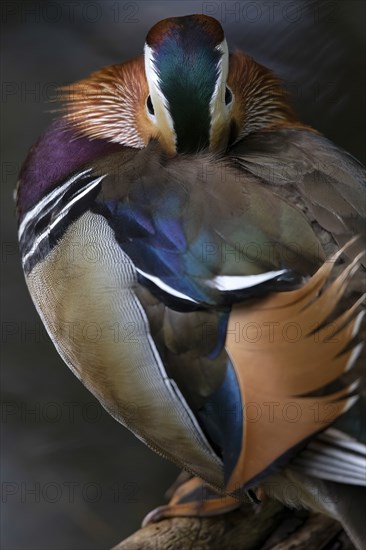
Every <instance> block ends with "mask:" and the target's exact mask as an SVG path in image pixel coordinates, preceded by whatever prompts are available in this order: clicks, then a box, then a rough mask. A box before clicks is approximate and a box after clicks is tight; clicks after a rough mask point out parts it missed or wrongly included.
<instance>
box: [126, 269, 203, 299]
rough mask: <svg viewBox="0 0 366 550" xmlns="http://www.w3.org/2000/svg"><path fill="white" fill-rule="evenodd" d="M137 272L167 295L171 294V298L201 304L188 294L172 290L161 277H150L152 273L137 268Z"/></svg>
mask: <svg viewBox="0 0 366 550" xmlns="http://www.w3.org/2000/svg"><path fill="white" fill-rule="evenodd" d="M135 269H136V271H137V272H138V273H140V275H142V276H143V277H145V278H146V279H148V280H149V281H151V282H152V283H154V284H155V285H156V286H157V287H159V288H161V290H164V292H166V293H167V294H170V295H171V296H175V297H176V298H181V299H182V300H188V301H189V302H193V303H194V304H198V303H199V302H196V300H193V298H190V297H189V296H187V295H186V294H183V293H182V292H179V290H175V288H172V287H171V286H169V285H167V284H166V283H164V281H162V280H161V279H159V277H154V275H150V273H145V271H142V270H141V269H138V268H137V267H135Z"/></svg>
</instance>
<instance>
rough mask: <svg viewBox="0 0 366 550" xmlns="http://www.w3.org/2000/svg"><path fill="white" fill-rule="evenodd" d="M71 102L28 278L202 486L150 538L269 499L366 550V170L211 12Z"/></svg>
mask: <svg viewBox="0 0 366 550" xmlns="http://www.w3.org/2000/svg"><path fill="white" fill-rule="evenodd" d="M61 92H62V99H63V108H62V111H61V113H60V117H59V118H58V119H57V120H56V121H55V122H54V123H53V124H52V125H51V127H50V128H49V129H48V130H47V131H46V132H45V134H44V135H43V136H42V137H41V138H40V139H39V140H38V142H37V143H36V144H35V145H34V146H33V148H32V149H31V150H30V153H29V155H28V157H27V159H26V160H25V162H24V165H23V167H22V169H21V173H20V177H19V182H18V185H17V214H18V220H19V241H20V250H21V256H22V262H23V269H24V273H25V278H26V282H27V285H28V288H29V291H30V294H31V296H32V299H33V301H34V304H35V306H36V308H37V310H38V313H39V315H40V316H41V318H42V320H43V323H44V325H45V327H46V329H47V331H48V333H49V335H50V337H51V339H52V340H53V342H54V344H55V346H56V348H57V350H58V352H59V353H60V355H61V356H62V358H63V359H64V361H65V362H66V364H67V365H68V366H69V367H70V369H71V370H72V371H73V372H74V373H75V374H76V376H77V377H78V378H79V379H80V380H81V381H82V382H83V384H85V386H86V387H87V388H88V389H89V390H90V391H91V392H92V393H93V394H94V395H95V396H96V397H97V398H98V399H99V401H100V402H101V404H102V405H103V406H104V407H105V408H106V410H107V411H108V412H109V413H110V414H111V415H112V416H114V418H116V419H117V420H118V421H119V422H120V423H121V424H123V425H125V426H126V427H127V428H129V429H130V430H132V431H133V432H134V433H135V435H136V436H137V437H138V438H139V439H141V440H142V441H143V442H145V444H146V445H148V446H149V447H150V448H151V449H153V450H154V451H156V452H157V453H159V454H160V455H161V456H163V457H165V458H167V459H170V460H171V461H173V462H174V463H176V464H177V465H178V466H180V467H182V468H183V469H184V470H186V471H187V472H189V473H190V475H191V476H193V477H191V478H189V479H188V481H186V482H185V483H183V484H181V485H180V486H179V487H178V489H177V490H176V492H175V494H174V496H173V498H172V500H171V502H170V504H169V505H167V506H163V507H161V508H159V509H157V510H156V511H154V512H152V514H151V515H150V516H149V517H148V521H156V520H157V519H159V518H160V517H164V516H170V515H195V514H197V515H210V514H216V513H223V512H225V511H227V510H231V509H233V508H235V507H237V506H239V505H240V503H241V502H243V500H245V499H246V498H248V496H249V497H250V496H251V497H252V498H254V499H255V498H256V497H257V496H258V495H262V494H265V495H267V496H269V497H273V498H277V499H279V500H281V501H282V502H285V504H287V505H289V506H298V505H302V506H305V507H308V508H313V509H315V510H320V511H321V512H324V513H327V514H329V515H332V516H333V517H335V518H337V519H338V520H340V521H342V522H343V524H344V526H345V528H346V529H347V531H348V532H349V534H350V536H351V537H352V539H353V541H354V542H355V544H356V545H357V546H358V547H361V546H362V537H363V535H362V529H363V523H364V522H363V518H362V517H361V510H360V507H359V503H360V500H359V499H360V498H362V496H364V494H365V493H364V487H365V427H364V425H363V412H362V411H364V409H363V407H364V393H363V389H362V374H361V375H360V374H359V373H357V369H359V368H360V365H361V354H360V352H361V348H362V343H361V339H362V335H361V333H362V322H361V320H362V315H363V311H362V282H363V280H364V272H363V269H364V268H363V267H362V265H361V264H363V265H365V257H364V244H365V234H366V231H365V219H366V207H365V169H364V168H363V167H362V166H361V165H360V164H359V163H358V162H357V161H356V160H355V159H354V158H352V157H351V156H350V155H349V154H348V153H346V152H345V151H343V150H341V149H339V148H338V147H336V146H335V145H334V144H332V143H331V142H330V141H328V140H327V139H326V138H325V137H323V136H322V135H320V134H319V133H318V132H317V131H315V130H314V129H312V128H310V127H307V126H305V125H303V124H302V123H301V122H300V121H299V120H298V119H297V117H296V114H295V113H294V111H293V110H292V108H291V105H290V102H289V99H288V97H287V94H286V92H285V90H284V88H283V86H282V84H281V82H280V80H279V79H278V78H277V77H276V76H275V75H274V74H273V73H272V72H271V71H270V70H269V69H268V68H266V67H264V66H261V65H260V64H258V63H257V62H256V61H255V60H253V59H252V58H250V57H249V56H247V55H245V54H244V53H242V52H241V51H235V52H234V53H229V51H228V46H227V43H226V40H225V36H224V32H223V29H222V27H221V25H220V24H219V22H218V21H216V20H215V19H213V18H211V17H208V16H204V15H191V16H185V17H174V18H169V19H165V20H163V21H160V22H158V23H157V24H155V25H154V26H153V27H152V29H151V30H150V31H149V33H148V34H147V38H146V43H145V47H144V55H143V56H141V57H137V58H135V59H132V60H130V61H127V62H124V63H121V64H117V65H111V66H108V67H105V68H103V69H101V70H99V71H97V72H95V73H93V74H92V75H91V76H89V77H88V78H86V79H84V80H81V81H79V82H77V83H76V84H72V85H71V86H67V87H65V88H63V89H62V90H61ZM351 367H354V368H351ZM363 378H364V376H363ZM131 403H132V404H133V408H132V409H131ZM203 484H205V485H204V486H205V487H207V490H208V493H207V495H209V496H208V497H207V498H205V499H202V498H201V499H200V498H199V496H198V495H199V491H198V490H199V489H200V488H202V486H203ZM294 487H295V488H296V490H295V492H294V491H292V490H291V489H292V488H294ZM218 495H220V498H219V496H218Z"/></svg>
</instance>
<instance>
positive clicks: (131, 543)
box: [113, 500, 354, 550]
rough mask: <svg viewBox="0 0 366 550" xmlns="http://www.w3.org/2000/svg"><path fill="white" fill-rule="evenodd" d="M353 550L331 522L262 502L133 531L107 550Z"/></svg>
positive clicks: (337, 525)
mask: <svg viewBox="0 0 366 550" xmlns="http://www.w3.org/2000/svg"><path fill="white" fill-rule="evenodd" d="M325 548H326V549H327V550H333V549H334V550H336V549H341V550H354V546H353V545H352V543H351V542H350V540H349V539H348V537H347V535H346V534H345V533H344V531H343V530H342V527H341V526H340V524H339V523H337V522H336V521H334V520H332V519H330V518H328V517H326V516H323V515H320V514H309V513H308V512H306V511H304V510H301V511H299V510H289V509H287V508H284V507H283V506H282V505H281V504H280V503H278V502H276V501H272V500H268V501H266V502H264V503H263V504H261V505H260V506H259V507H258V511H256V510H255V509H254V510H253V506H252V505H250V504H248V505H243V506H242V507H241V509H240V510H234V511H233V512H230V513H227V514H224V515H220V516H216V517H211V518H197V517H194V518H193V517H192V518H179V517H177V518H171V519H164V520H162V521H159V522H158V523H154V524H150V525H148V526H147V527H144V528H143V529H140V530H139V531H136V533H134V534H133V535H131V536H130V537H129V538H128V539H125V540H124V541H122V542H121V543H120V544H118V545H117V546H115V547H114V548H113V550H160V549H161V550H188V549H189V550H195V549H196V550H198V549H199V550H223V549H225V550H290V549H291V550H322V549H325Z"/></svg>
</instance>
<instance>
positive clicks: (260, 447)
mask: <svg viewBox="0 0 366 550" xmlns="http://www.w3.org/2000/svg"><path fill="white" fill-rule="evenodd" d="M350 244H352V241H351V243H350ZM347 246H348V245H346V247H345V248H347ZM343 251H344V249H342V250H341V251H340V252H338V253H337V254H336V255H335V256H333V257H332V258H330V260H328V261H327V262H326V263H324V264H323V266H322V267H321V268H320V269H319V270H318V271H317V272H316V273H315V275H314V276H313V277H311V279H310V280H309V281H308V282H307V283H306V284H305V285H304V286H303V287H302V288H301V289H299V290H295V291H292V292H287V293H281V294H277V293H275V294H272V295H270V296H269V297H268V298H266V299H264V300H262V301H261V302H260V303H259V304H255V305H253V306H251V307H248V305H247V304H245V305H244V306H243V305H241V304H238V305H236V306H234V308H233V310H232V314H231V316H230V320H229V325H228V336H227V341H226V349H227V351H228V353H229V355H230V357H231V359H232V361H233V365H234V368H235V372H236V375H237V378H238V382H239V385H240V388H241V393H242V396H243V400H244V406H243V408H244V410H245V411H247V413H248V414H247V415H244V428H243V445H242V450H241V454H240V456H239V459H238V462H237V464H236V466H235V469H234V471H233V473H232V476H231V478H230V480H229V482H228V484H227V490H228V491H234V490H235V489H237V488H239V487H242V486H243V485H244V484H246V483H248V482H250V481H251V480H252V479H253V478H255V477H256V476H258V475H259V474H260V473H261V472H263V471H264V470H265V469H266V468H268V467H270V466H271V464H272V463H274V462H275V461H276V460H277V459H278V458H279V457H281V456H282V455H285V453H286V452H287V451H288V450H289V449H291V448H292V447H294V446H296V445H298V444H300V443H301V442H302V441H304V440H306V438H308V437H309V436H311V435H313V434H316V433H317V432H319V431H321V430H324V429H325V428H326V427H328V426H329V425H330V424H331V423H332V422H333V421H334V420H335V419H336V418H337V417H338V416H339V415H341V414H342V413H343V412H345V411H346V410H347V409H348V408H349V407H350V406H351V405H352V404H353V403H354V401H355V400H356V399H357V397H355V396H351V395H350V394H351V392H352V391H354V389H355V386H354V384H350V385H348V386H346V387H343V389H341V390H339V391H333V393H327V394H326V395H322V396H321V397H319V396H317V397H314V396H309V395H308V396H307V395H306V394H311V393H313V392H316V391H318V390H320V389H325V388H326V386H327V384H329V383H331V382H333V381H335V380H337V379H339V378H340V377H341V376H342V375H343V374H344V373H345V372H346V371H347V370H348V369H349V368H350V367H351V366H353V362H354V361H355V359H356V357H357V355H358V352H359V351H360V346H357V345H356V344H357V343H354V342H352V340H353V338H354V336H355V332H357V330H358V328H359V324H360V323H359V321H360V315H362V314H359V315H358V316H355V312H356V310H357V309H358V308H359V305H360V304H361V302H362V300H363V298H364V297H363V298H361V299H360V300H358V301H357V302H356V303H355V304H354V305H353V307H351V308H350V309H349V310H347V311H346V312H345V313H343V314H342V315H340V316H338V317H337V318H336V319H335V320H334V321H332V322H331V323H329V322H327V320H328V319H329V316H330V315H331V314H332V312H333V311H334V309H335V307H336V305H337V304H338V303H339V301H340V300H341V298H342V296H343V293H344V292H345V290H346V287H347V285H348V283H349V281H350V279H351V278H352V277H353V275H354V273H355V271H356V270H357V268H358V267H359V262H360V258H359V257H358V258H355V260H354V261H353V262H352V263H351V264H349V265H348V266H347V267H346V268H344V270H343V271H342V273H341V274H340V275H339V276H338V277H337V279H336V280H334V281H333V282H331V283H330V284H327V283H329V279H330V276H331V272H332V269H333V267H334V263H335V261H336V260H337V258H338V257H339V255H340V253H341V252H343ZM250 326H255V327H257V328H258V327H260V329H259V330H260V336H261V337H260V345H258V340H257V338H255V342H254V340H253V342H252V343H250V341H249V342H248V338H243V328H245V327H250ZM293 329H295V332H291V330H293ZM244 335H245V333H244ZM291 339H292V342H293V343H291ZM324 393H325V392H324ZM250 407H252V411H251V412H250Z"/></svg>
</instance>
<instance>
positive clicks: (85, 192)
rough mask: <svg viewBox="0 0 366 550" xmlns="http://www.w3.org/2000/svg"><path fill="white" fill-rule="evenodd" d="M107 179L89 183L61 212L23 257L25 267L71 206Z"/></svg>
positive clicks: (98, 179) (100, 178)
mask: <svg viewBox="0 0 366 550" xmlns="http://www.w3.org/2000/svg"><path fill="white" fill-rule="evenodd" d="M103 178H105V176H100V177H99V178H97V179H96V180H94V181H92V182H91V183H89V184H88V185H87V186H86V188H85V189H84V190H83V191H82V192H81V193H79V194H78V195H77V196H76V197H74V198H73V199H72V200H71V201H70V202H69V203H67V205H66V206H64V208H63V209H62V210H61V211H60V213H59V215H58V216H57V218H56V219H55V220H54V221H53V222H52V223H51V225H49V226H48V227H47V229H46V230H45V231H44V232H43V233H41V234H40V235H39V237H38V238H37V239H36V240H35V241H34V244H33V246H32V248H31V249H30V251H29V252H28V253H27V254H26V255H25V256H24V257H23V265H25V263H26V262H27V260H28V258H29V257H30V256H32V254H34V252H35V251H36V250H37V248H38V246H39V244H40V243H41V242H42V241H43V239H45V238H46V237H47V236H48V235H49V234H50V232H51V231H52V229H53V228H54V227H55V226H56V225H57V224H58V223H59V222H60V221H61V220H62V218H64V217H65V216H66V215H67V213H68V212H69V210H70V208H71V206H72V205H73V204H75V203H76V202H77V201H78V200H80V199H81V198H82V197H84V195H86V194H87V193H89V191H91V190H92V189H94V187H96V186H97V185H98V184H99V183H100V182H101V181H102V179H103Z"/></svg>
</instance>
